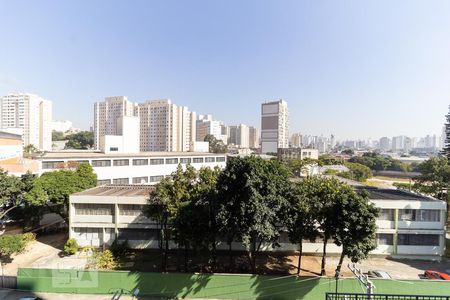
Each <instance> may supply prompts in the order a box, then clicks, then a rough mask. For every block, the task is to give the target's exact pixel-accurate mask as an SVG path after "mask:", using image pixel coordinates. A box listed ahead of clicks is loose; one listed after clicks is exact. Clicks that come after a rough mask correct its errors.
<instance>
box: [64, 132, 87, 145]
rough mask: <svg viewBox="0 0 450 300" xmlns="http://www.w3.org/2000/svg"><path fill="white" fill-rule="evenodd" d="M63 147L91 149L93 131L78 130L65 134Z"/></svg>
mask: <svg viewBox="0 0 450 300" xmlns="http://www.w3.org/2000/svg"><path fill="white" fill-rule="evenodd" d="M66 139H67V143H66V146H65V149H91V148H92V147H93V146H94V133H93V132H91V131H80V132H77V133H74V134H70V135H68V136H66Z"/></svg>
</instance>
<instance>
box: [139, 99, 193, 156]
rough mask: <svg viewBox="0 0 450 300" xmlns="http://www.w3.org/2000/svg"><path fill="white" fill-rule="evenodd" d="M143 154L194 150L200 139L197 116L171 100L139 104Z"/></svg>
mask: <svg viewBox="0 0 450 300" xmlns="http://www.w3.org/2000/svg"><path fill="white" fill-rule="evenodd" d="M138 115H139V118H140V119H141V147H140V149H141V151H191V145H192V142H194V141H195V139H196V123H195V122H196V113H195V112H190V111H189V110H188V108H187V107H185V106H178V105H176V104H173V103H172V102H171V100H169V99H162V100H149V101H145V102H144V103H139V105H138Z"/></svg>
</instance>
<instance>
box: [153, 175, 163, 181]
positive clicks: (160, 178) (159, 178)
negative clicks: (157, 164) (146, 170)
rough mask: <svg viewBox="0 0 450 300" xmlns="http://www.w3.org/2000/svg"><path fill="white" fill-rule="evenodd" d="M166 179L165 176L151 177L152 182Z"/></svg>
mask: <svg viewBox="0 0 450 300" xmlns="http://www.w3.org/2000/svg"><path fill="white" fill-rule="evenodd" d="M163 178H164V176H162V175H159V176H150V182H159V181H161V180H162V179H163Z"/></svg>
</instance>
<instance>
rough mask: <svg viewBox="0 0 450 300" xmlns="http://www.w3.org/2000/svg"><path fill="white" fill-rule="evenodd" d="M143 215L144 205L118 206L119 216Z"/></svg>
mask: <svg viewBox="0 0 450 300" xmlns="http://www.w3.org/2000/svg"><path fill="white" fill-rule="evenodd" d="M143 213H144V205H138V204H119V214H120V215H122V216H140V215H142V214H143Z"/></svg>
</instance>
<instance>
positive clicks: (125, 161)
mask: <svg viewBox="0 0 450 300" xmlns="http://www.w3.org/2000/svg"><path fill="white" fill-rule="evenodd" d="M113 163H114V166H115V167H121V166H128V165H129V164H130V160H129V159H115V160H114V161H113Z"/></svg>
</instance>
